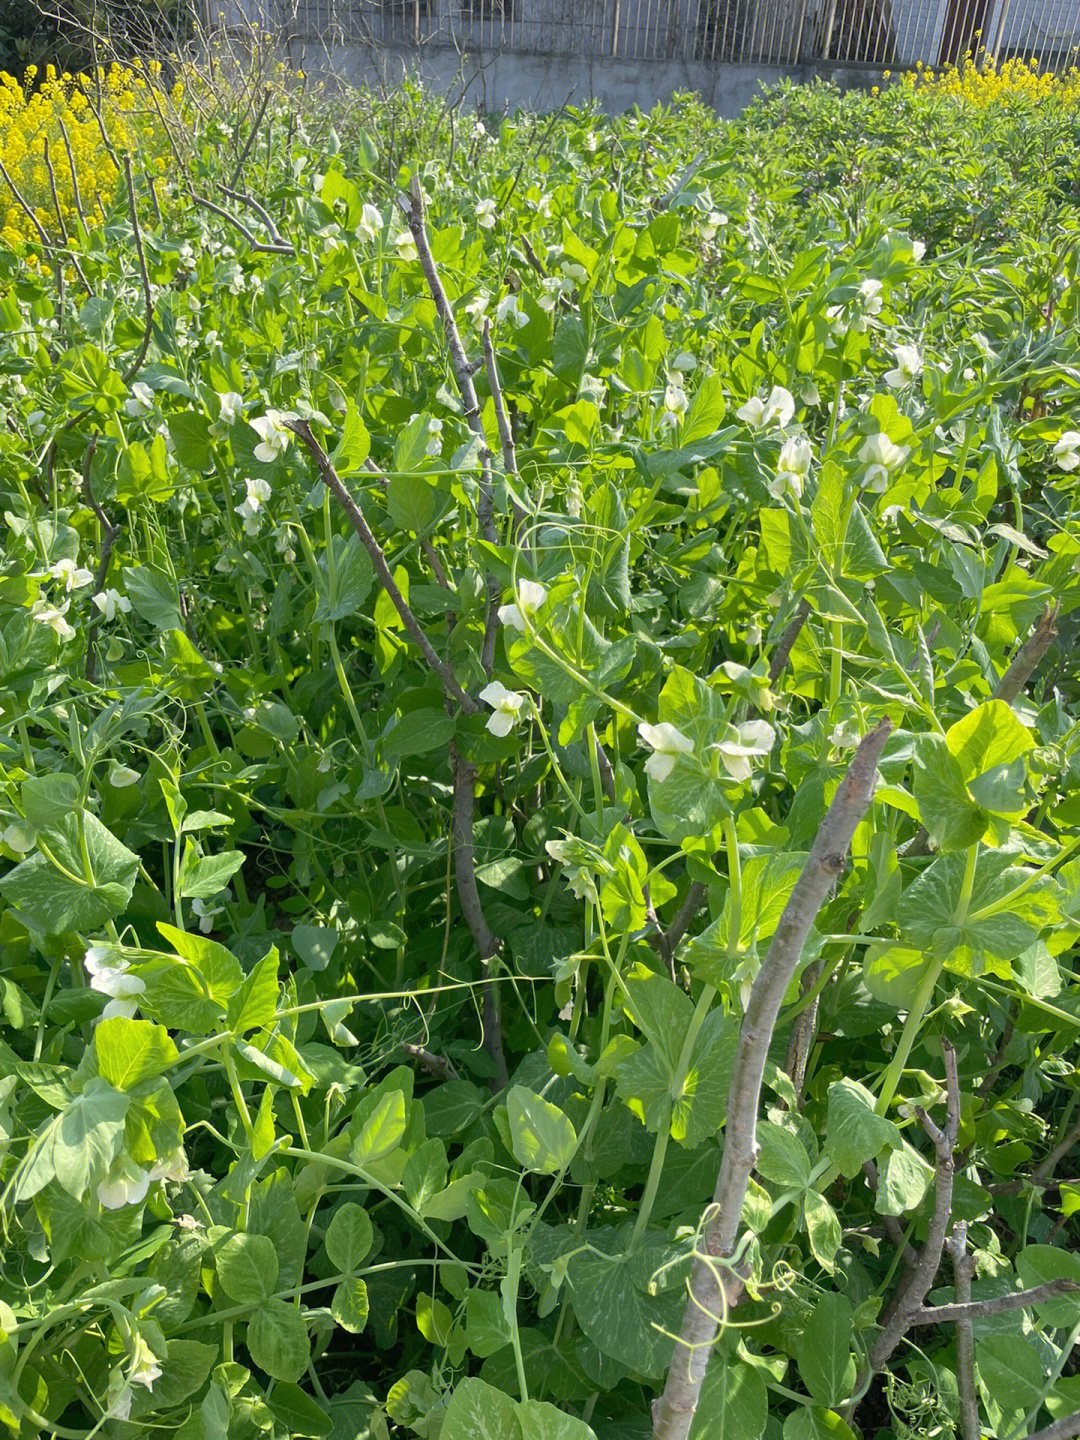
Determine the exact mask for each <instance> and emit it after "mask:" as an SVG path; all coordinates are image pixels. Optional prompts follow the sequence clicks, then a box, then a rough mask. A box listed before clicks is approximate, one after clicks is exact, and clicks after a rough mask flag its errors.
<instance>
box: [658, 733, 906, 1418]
mask: <svg viewBox="0 0 1080 1440" xmlns="http://www.w3.org/2000/svg"><path fill="white" fill-rule="evenodd" d="M891 730H892V725H891V722H890V721H889V720H888V719H885V720H883V721H882V722H881V724H880V725H878V727H877V728H876V729H875V730H873V731H871V733H870V734H869V735H867V736H866V738H865V739H864V740H863V742H862V744H861V745H860V746H859V748H858V750H857V751H856V752H855V756H854V758H853V760H852V762H851V765H850V766H849V767H848V772H847V774H846V775H845V776H844V779H843V780H842V781H841V783H840V786H839V788H838V790H837V792H836V795H835V797H834V799H833V802H832V804H831V805H830V807H829V810H828V813H827V814H826V816H825V819H824V820H823V821H822V823H821V825H820V827H819V829H818V832H817V835H816V836H815V837H814V843H813V845H812V847H811V849H810V853H809V855H808V856H807V857H806V863H805V865H804V866H803V869H802V872H801V874H800V875H799V878H798V880H797V882H796V884H795V888H794V890H793V891H792V892H791V895H790V897H789V899H788V902H787V905H786V906H785V907H784V912H783V914H782V915H781V917H780V921H779V924H778V925H777V927H776V931H775V933H774V934H773V938H772V942H771V943H770V945H769V951H768V954H767V955H766V957H765V961H764V964H763V965H762V967H761V969H760V971H759V972H758V976H757V979H756V980H755V981H754V984H753V988H752V989H751V991H750V997H749V1000H748V1001H747V1005H746V1012H745V1014H744V1016H743V1022H742V1027H741V1029H740V1031H739V1040H738V1045H737V1048H736V1052H735V1061H734V1064H733V1065H732V1071H731V1084H730V1087H729V1090H728V1103H727V1121H726V1124H725V1132H724V1155H723V1160H722V1162H721V1165H720V1176H719V1179H718V1180H717V1182H716V1190H715V1192H714V1195H713V1203H712V1206H711V1207H710V1209H709V1211H708V1212H707V1214H706V1218H705V1220H704V1224H703V1226H702V1235H701V1243H702V1250H701V1251H700V1252H699V1254H698V1258H697V1259H696V1260H695V1261H694V1266H693V1270H692V1272H691V1277H690V1281H689V1295H688V1299H687V1305H686V1311H685V1314H684V1316H683V1323H682V1329H681V1330H680V1333H679V1339H678V1342H677V1344H676V1347H675V1354H674V1357H673V1360H672V1364H671V1369H670V1371H669V1372H668V1377H667V1383H666V1385H665V1387H664V1393H663V1395H662V1396H661V1397H660V1399H659V1400H657V1401H656V1402H655V1404H654V1406H653V1436H654V1440H686V1437H687V1435H688V1434H689V1431H690V1426H691V1425H692V1423H693V1419H694V1414H695V1412H696V1410H697V1405H698V1399H699V1397H700V1394H701V1384H702V1381H703V1380H704V1378H705V1370H706V1367H707V1366H708V1363H709V1356H710V1353H711V1348H712V1344H713V1342H714V1340H715V1339H716V1332H717V1329H718V1327H719V1325H720V1323H721V1320H722V1319H723V1315H724V1313H725V1312H726V1311H727V1310H728V1309H730V1308H731V1307H732V1306H734V1305H736V1304H737V1303H738V1301H739V1299H740V1297H741V1295H742V1290H743V1279H742V1276H741V1275H740V1274H739V1272H738V1268H737V1265H736V1264H735V1263H734V1262H733V1258H732V1257H733V1256H734V1255H735V1247H736V1243H737V1241H738V1238H739V1230H740V1226H741V1223H742V1208H743V1201H744V1200H745V1198H746V1190H747V1185H748V1183H749V1180H750V1174H751V1171H752V1170H753V1168H754V1165H755V1164H756V1163H757V1156H758V1144H757V1116H758V1108H759V1106H760V1102H761V1087H762V1081H763V1077H764V1073H765V1064H766V1061H767V1059H768V1055H769V1046H770V1043H771V1041H772V1037H773V1032H774V1030H775V1028H776V1021H777V1018H778V1016H779V1014H780V1009H781V1006H782V1005H783V1001H784V994H785V992H786V990H787V988H788V986H789V985H790V983H791V980H792V977H793V976H794V974H795V970H796V968H797V966H798V963H799V959H800V957H801V955H802V951H803V946H804V945H805V943H806V938H807V936H808V934H809V933H810V927H811V925H812V924H813V922H814V918H815V917H816V915H817V913H818V911H819V910H820V909H821V906H822V904H823V903H824V901H825V897H826V896H827V895H828V893H829V891H830V890H831V889H832V887H833V885H834V884H835V883H836V881H837V879H838V878H839V876H840V875H841V873H842V872H843V869H844V865H845V863H846V859H847V852H848V847H849V846H850V844H851V837H852V836H853V835H854V833H855V827H856V826H857V825H858V823H859V821H860V820H861V819H862V817H863V815H864V814H865V813H866V810H867V807H868V806H869V804H870V800H871V798H872V796H873V793H874V780H875V776H876V774H877V765H878V760H879V759H880V757H881V752H882V750H883V749H884V747H885V742H886V740H887V739H888V737H889V734H890V732H891Z"/></svg>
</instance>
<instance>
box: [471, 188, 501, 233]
mask: <svg viewBox="0 0 1080 1440" xmlns="http://www.w3.org/2000/svg"><path fill="white" fill-rule="evenodd" d="M495 211H496V206H495V201H494V200H493V199H492V198H491V196H490V195H489V196H487V197H486V198H485V199H483V200H481V201H480V202H479V203H478V205H477V207H476V223H477V224H478V225H479V226H480V228H481V229H482V230H494V229H495V225H496V223H497V221H498V218H499V217H498V215H497V214H496V213H495Z"/></svg>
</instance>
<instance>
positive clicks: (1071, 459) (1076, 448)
mask: <svg viewBox="0 0 1080 1440" xmlns="http://www.w3.org/2000/svg"><path fill="white" fill-rule="evenodd" d="M1054 459H1055V461H1056V462H1057V467H1058V469H1059V470H1075V469H1076V467H1077V466H1078V465H1080V430H1066V431H1065V433H1064V434H1063V435H1062V436H1061V438H1060V439H1059V440H1058V442H1057V444H1056V445H1055V446H1054Z"/></svg>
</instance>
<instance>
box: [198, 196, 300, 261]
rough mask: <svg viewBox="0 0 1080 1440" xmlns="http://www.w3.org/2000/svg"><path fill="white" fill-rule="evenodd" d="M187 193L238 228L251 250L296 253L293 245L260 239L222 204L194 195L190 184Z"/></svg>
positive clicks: (279, 253) (270, 253) (234, 227)
mask: <svg viewBox="0 0 1080 1440" xmlns="http://www.w3.org/2000/svg"><path fill="white" fill-rule="evenodd" d="M188 194H189V195H190V196H191V198H192V200H194V201H195V204H196V205H201V206H202V208H203V209H204V210H209V211H210V212H211V213H212V214H214V215H220V216H221V218H222V219H223V220H225V221H227V222H228V223H229V224H230V225H231V226H232V227H233V229H234V230H239V232H240V234H241V235H243V237H244V239H245V240H246V241H247V243H248V244H249V245H250V246H251V248H252V250H258V251H260V252H261V253H262V254H264V255H295V254H296V251H295V250H294V249H293V247H292V246H291V245H287V244H285V243H284V242H282V243H281V244H279V245H275V244H274V243H273V241H269V242H267V241H264V240H260V239H259V238H258V236H257V235H256V234H255V233H254V231H252V230H249V229H248V227H247V226H246V225H245V224H244V222H243V221H242V220H238V219H237V217H236V216H235V215H234V214H233V213H232V212H231V211H230V210H226V209H225V207H224V206H223V205H217V204H215V203H214V201H213V200H207V198H206V196H205V195H196V193H195V191H194V190H192V188H191V186H190V185H189V186H188Z"/></svg>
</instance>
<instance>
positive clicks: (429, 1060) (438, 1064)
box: [401, 1044, 457, 1080]
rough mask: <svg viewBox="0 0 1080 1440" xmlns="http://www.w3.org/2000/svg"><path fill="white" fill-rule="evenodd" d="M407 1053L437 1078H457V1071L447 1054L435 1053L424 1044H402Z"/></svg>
mask: <svg viewBox="0 0 1080 1440" xmlns="http://www.w3.org/2000/svg"><path fill="white" fill-rule="evenodd" d="M401 1048H402V1050H404V1051H405V1054H406V1055H408V1056H410V1057H411V1058H412V1059H413V1060H416V1061H417V1062H418V1063H419V1064H420V1065H422V1066H423V1067H424V1069H425V1070H426V1071H427V1072H428V1074H429V1075H434V1076H435V1078H436V1080H456V1079H457V1071H456V1070H455V1069H454V1067H453V1065H451V1063H450V1061H449V1060H448V1059H447V1058H446V1056H445V1055H434V1054H432V1052H431V1051H430V1050H427V1049H425V1048H424V1046H423V1045H408V1044H405V1045H402V1047H401Z"/></svg>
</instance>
